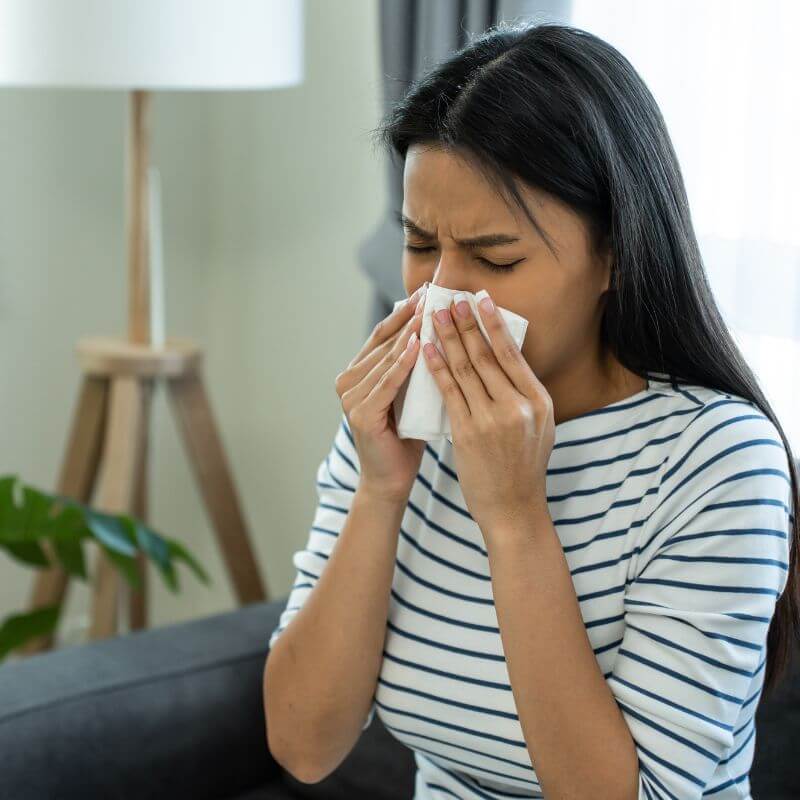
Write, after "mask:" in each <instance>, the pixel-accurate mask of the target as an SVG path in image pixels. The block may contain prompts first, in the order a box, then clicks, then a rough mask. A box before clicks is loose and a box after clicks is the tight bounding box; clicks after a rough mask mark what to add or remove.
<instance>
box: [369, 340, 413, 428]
mask: <svg viewBox="0 0 800 800" xmlns="http://www.w3.org/2000/svg"><path fill="white" fill-rule="evenodd" d="M412 333H413V334H414V335H413V338H412V334H409V335H408V336H407V337H404V338H405V344H404V345H403V347H402V349H401V351H400V352H399V354H398V355H397V358H396V359H395V361H394V363H393V364H392V365H391V366H390V367H389V368H388V369H387V370H386V371H385V372H384V373H383V375H381V377H380V379H379V380H378V381H377V382H376V384H375V386H373V388H372V390H371V391H370V393H369V395H367V398H366V400H365V401H364V403H365V404H368V405H369V406H370V408H371V409H372V410H373V413H375V414H377V413H381V414H382V413H383V412H384V411H385V410H386V409H387V408H389V407H390V406H391V405H392V403H393V402H394V399H395V397H397V393H398V392H399V391H400V387H401V386H402V385H403V383H404V382H405V380H406V378H408V375H409V373H410V372H411V370H412V368H413V367H414V364H415V363H416V361H417V357H418V356H419V334H418V333H417V332H416V331H413V332H412Z"/></svg>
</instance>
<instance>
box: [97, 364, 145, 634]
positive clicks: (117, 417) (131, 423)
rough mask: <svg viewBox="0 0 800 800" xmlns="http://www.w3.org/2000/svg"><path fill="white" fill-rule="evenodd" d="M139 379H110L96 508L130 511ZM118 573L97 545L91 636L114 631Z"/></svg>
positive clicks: (138, 436) (137, 434)
mask: <svg viewBox="0 0 800 800" xmlns="http://www.w3.org/2000/svg"><path fill="white" fill-rule="evenodd" d="M142 393H143V390H142V386H141V383H140V379H139V378H138V377H137V376H135V375H115V376H114V377H112V378H111V397H110V401H109V417H108V424H107V425H106V436H105V443H104V448H103V464H102V473H101V477H100V485H99V487H98V494H97V501H96V506H97V508H99V509H101V510H102V511H107V512H111V513H131V512H132V509H133V500H134V487H135V484H136V477H137V474H138V470H139V468H140V464H139V461H140V453H141V449H142V447H141V445H142V430H141V429H142V426H143V419H142V417H143V413H142V411H143V400H142ZM119 586H120V574H119V572H118V571H117V569H116V567H115V566H114V565H113V563H112V562H111V560H110V559H109V557H108V556H107V555H106V553H105V551H104V549H103V548H102V547H98V553H97V560H96V562H95V574H94V580H93V582H92V598H91V607H92V613H91V616H92V619H91V625H90V628H89V638H90V639H102V638H105V637H108V636H112V635H113V634H115V633H116V632H117V604H118V600H119Z"/></svg>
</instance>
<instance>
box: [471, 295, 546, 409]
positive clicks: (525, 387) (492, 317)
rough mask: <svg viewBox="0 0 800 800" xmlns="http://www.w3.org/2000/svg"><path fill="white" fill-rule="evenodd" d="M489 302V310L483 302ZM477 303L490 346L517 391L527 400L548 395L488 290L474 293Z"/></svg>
mask: <svg viewBox="0 0 800 800" xmlns="http://www.w3.org/2000/svg"><path fill="white" fill-rule="evenodd" d="M487 298H488V300H489V304H488V305H489V306H490V307H489V308H487V306H486V304H485V303H483V302H482V301H483V300H484V299H487ZM475 299H476V300H477V301H478V311H479V313H480V315H481V319H482V320H483V326H484V327H485V328H486V333H487V334H488V336H489V344H490V345H491V348H492V352H493V353H494V355H495V358H496V359H497V363H498V364H499V365H500V367H501V368H502V370H503V372H504V373H505V374H506V375H507V376H508V378H509V380H510V381H511V383H513V384H514V386H515V387H516V389H517V391H519V392H520V393H522V394H524V395H525V396H526V397H533V396H536V395H538V396H541V395H543V394H546V391H547V390H546V389H545V388H544V384H543V383H542V382H541V381H540V380H539V378H538V377H537V375H536V374H535V373H534V371H533V370H532V369H531V367H530V365H529V364H528V362H527V361H526V360H525V357H524V356H523V355H522V350H521V349H520V346H519V345H518V344H517V343H516V341H515V340H514V337H513V336H512V335H511V331H509V329H508V325H507V324H506V321H505V320H504V319H503V315H502V314H500V313H499V312H498V311H497V306H495V304H494V303H493V302H492V298H491V297H489V293H488V292H487V291H486V289H481V290H480V291H479V292H477V293H476V294H475Z"/></svg>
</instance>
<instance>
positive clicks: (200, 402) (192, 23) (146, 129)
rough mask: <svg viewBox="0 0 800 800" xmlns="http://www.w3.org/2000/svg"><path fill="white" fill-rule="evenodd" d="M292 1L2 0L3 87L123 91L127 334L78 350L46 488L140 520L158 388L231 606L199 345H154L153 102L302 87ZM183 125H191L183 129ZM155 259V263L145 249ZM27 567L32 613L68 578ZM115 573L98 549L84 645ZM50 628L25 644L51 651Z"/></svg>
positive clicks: (245, 597)
mask: <svg viewBox="0 0 800 800" xmlns="http://www.w3.org/2000/svg"><path fill="white" fill-rule="evenodd" d="M302 27H303V3H302V0H225V1H224V2H222V1H221V0H104V1H103V2H102V3H98V2H95V0H71V2H69V3H66V2H64V0H0V87H3V86H14V87H51V88H52V87H58V88H68V89H102V90H108V89H117V90H124V91H126V92H128V96H129V97H128V100H129V110H128V130H127V141H126V150H127V152H126V156H125V168H126V181H125V183H126V237H127V258H128V298H127V313H128V330H127V334H126V336H124V337H120V338H113V337H91V338H85V339H81V340H80V341H79V342H78V344H77V353H78V360H79V363H80V367H81V369H82V372H83V378H82V385H81V389H80V394H79V397H78V400H77V403H76V406H75V410H74V416H73V421H72V427H71V431H70V433H69V435H68V438H67V445H66V450H65V453H64V458H63V462H62V467H61V472H60V477H59V482H58V487H57V491H58V492H59V493H60V494H63V495H67V496H70V497H73V498H75V499H76V500H79V501H81V502H86V503H89V502H91V503H92V504H93V505H95V506H96V507H98V508H100V509H103V510H105V511H111V512H128V513H131V514H133V515H134V516H137V517H139V518H141V519H145V518H146V516H147V488H146V486H147V471H148V429H149V423H150V407H151V402H152V396H153V392H154V390H155V387H156V386H158V385H159V384H164V385H165V387H166V389H167V391H168V394H169V397H170V399H171V401H172V406H173V410H174V412H175V416H176V418H177V421H178V425H179V429H180V432H181V434H182V436H183V439H184V442H185V445H186V449H187V453H188V457H189V460H190V462H191V465H192V468H193V471H194V474H195V476H196V479H197V482H198V484H199V488H200V492H201V495H202V497H203V500H204V502H205V506H206V510H207V512H208V514H209V516H210V519H211V522H212V525H213V527H214V529H215V532H216V536H217V541H218V544H219V547H220V550H221V553H222V556H223V558H224V561H225V564H226V567H227V570H228V573H229V575H230V578H231V581H232V583H233V586H234V589H235V592H236V595H237V598H238V601H239V603H240V604H246V603H251V602H256V601H260V600H265V599H269V598H268V593H267V591H266V586H265V583H264V581H263V579H262V577H261V575H260V574H259V570H258V566H257V562H256V559H255V557H254V553H253V550H252V547H251V543H250V537H249V534H248V530H247V526H246V523H245V519H244V515H243V513H242V509H241V505H240V502H239V499H238V496H237V492H236V489H235V485H234V482H233V478H232V475H231V471H230V468H229V465H228V460H227V458H226V456H225V451H224V448H223V445H222V441H221V438H220V436H219V433H218V430H217V427H216V425H215V422H214V418H213V415H212V413H211V408H210V405H209V401H208V396H207V393H206V390H205V386H204V382H203V377H202V370H201V361H202V353H201V351H200V349H199V347H198V346H197V345H195V344H194V343H193V342H191V341H189V340H186V339H177V338H169V339H166V340H165V339H164V321H163V308H162V303H163V285H162V281H163V276H162V275H161V274H160V271H159V270H156V274H154V261H155V262H156V264H155V266H156V267H158V268H160V259H159V258H158V256H159V249H158V247H155V248H154V243H155V241H156V237H154V233H155V234H160V217H159V215H158V213H155V214H154V210H155V211H156V212H158V209H159V208H160V205H159V203H158V202H156V204H155V206H156V208H154V205H153V203H152V200H153V199H155V200H156V201H157V199H158V196H159V195H158V192H157V189H158V184H157V183H155V182H154V181H155V179H157V172H155V171H154V169H153V168H151V167H150V164H149V141H150V123H151V120H150V99H151V94H150V93H151V92H152V91H162V90H178V91H181V90H184V91H185V90H243V89H248V90H259V89H275V88H286V87H291V86H294V85H297V84H298V83H300V82H301V81H302V74H303V64H302V54H303V51H302ZM187 133H188V132H187ZM154 256H155V257H154ZM48 555H49V556H51V563H52V566H51V567H49V568H47V569H44V570H40V571H39V574H38V575H37V577H36V579H35V582H34V586H33V592H32V597H31V601H30V606H31V608H37V607H40V606H45V605H52V604H54V603H59V602H61V601H62V600H63V598H64V596H65V593H66V589H67V583H68V578H67V575H66V573H65V572H64V570H63V569H61V568H60V567H59V566H58V563H57V562H56V560H55V559H54V558H52V553H51V552H50V551H48ZM145 567H146V561H145V559H144V557H142V558H140V560H139V563H138V568H139V575H140V578H141V581H142V582H141V589H140V590H138V591H135V592H130V591H129V593H128V601H129V607H128V612H129V621H130V627H131V629H137V628H142V627H145V626H146V624H147V604H146V590H147V581H146V580H145ZM120 588H121V583H120V576H119V573H118V572H117V570H116V569H115V568H114V567H113V566H112V565H111V562H110V561H109V560H108V559H107V558H106V557H105V555H104V554H103V552H102V550H100V549H99V548H98V552H97V560H96V561H95V568H94V571H93V576H92V597H91V622H90V629H89V636H90V638H92V639H97V638H103V637H106V636H111V635H113V634H114V633H115V632H116V631H117V624H118V620H117V617H118V605H119V601H120V595H121V592H120ZM52 644H53V636H52V635H51V636H42V637H39V638H38V639H36V640H33V641H32V642H29V643H28V645H27V647H26V648H25V649H24V652H27V653H33V652H37V651H40V650H45V649H48V648H50V647H52Z"/></svg>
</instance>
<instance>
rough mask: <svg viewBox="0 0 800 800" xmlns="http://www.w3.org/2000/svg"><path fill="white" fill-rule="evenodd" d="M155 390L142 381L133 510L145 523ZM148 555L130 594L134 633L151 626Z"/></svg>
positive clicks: (141, 556) (139, 566)
mask: <svg viewBox="0 0 800 800" xmlns="http://www.w3.org/2000/svg"><path fill="white" fill-rule="evenodd" d="M154 391H155V384H154V380H153V379H152V378H150V379H145V378H143V379H142V424H141V426H140V437H141V444H140V453H139V467H138V469H137V474H136V485H135V487H134V496H133V509H132V513H133V516H135V517H136V518H137V519H140V520H141V521H142V522H147V516H148V509H147V504H148V491H147V480H148V467H149V461H150V459H149V451H150V448H149V438H150V420H151V409H152V406H153V403H152V401H153V393H154ZM147 566H148V561H147V556H146V555H145V553H144V552H141V551H140V552H139V553H138V555H137V556H136V569H137V571H138V573H139V580H140V581H141V586H140V588H139V589H134V588H133V587H132V586H129V587H127V594H128V619H129V627H130V629H131V630H132V631H133V630H140V629H142V628H146V627H147V595H148V582H147V581H148V573H147Z"/></svg>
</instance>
